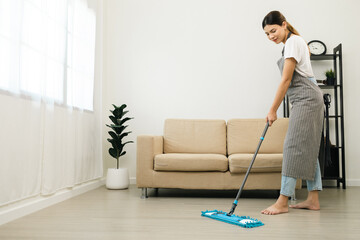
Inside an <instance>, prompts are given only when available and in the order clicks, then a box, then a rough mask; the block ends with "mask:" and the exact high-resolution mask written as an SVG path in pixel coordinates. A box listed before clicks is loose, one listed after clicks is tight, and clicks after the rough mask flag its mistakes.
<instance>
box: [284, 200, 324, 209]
mask: <svg viewBox="0 0 360 240" xmlns="http://www.w3.org/2000/svg"><path fill="white" fill-rule="evenodd" d="M289 207H291V208H297V209H309V210H320V203H319V201H311V200H309V199H308V200H306V201H304V202H301V203H298V204H295V205H290V206H289Z"/></svg>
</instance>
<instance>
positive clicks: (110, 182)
mask: <svg viewBox="0 0 360 240" xmlns="http://www.w3.org/2000/svg"><path fill="white" fill-rule="evenodd" d="M106 187H107V188H108V189H126V188H128V187H129V171H128V169H127V168H119V169H116V168H109V169H108V170H107V176H106Z"/></svg>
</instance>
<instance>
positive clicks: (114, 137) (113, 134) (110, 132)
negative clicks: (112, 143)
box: [108, 131, 121, 139]
mask: <svg viewBox="0 0 360 240" xmlns="http://www.w3.org/2000/svg"><path fill="white" fill-rule="evenodd" d="M108 133H109V134H110V136H111V137H112V138H113V139H118V138H119V137H118V135H117V134H116V133H115V132H113V131H109V132H108ZM120 139H121V138H120Z"/></svg>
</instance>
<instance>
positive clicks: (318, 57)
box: [310, 54, 339, 60]
mask: <svg viewBox="0 0 360 240" xmlns="http://www.w3.org/2000/svg"><path fill="white" fill-rule="evenodd" d="M338 56H339V54H325V55H311V56H310V60H334V58H335V57H338Z"/></svg>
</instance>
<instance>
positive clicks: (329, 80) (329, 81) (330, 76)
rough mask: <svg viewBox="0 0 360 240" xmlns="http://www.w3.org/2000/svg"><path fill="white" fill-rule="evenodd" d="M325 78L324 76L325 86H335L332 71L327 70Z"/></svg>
mask: <svg viewBox="0 0 360 240" xmlns="http://www.w3.org/2000/svg"><path fill="white" fill-rule="evenodd" d="M325 76H326V85H334V84H335V73H334V72H333V70H332V69H330V70H327V71H326V72H325Z"/></svg>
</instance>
